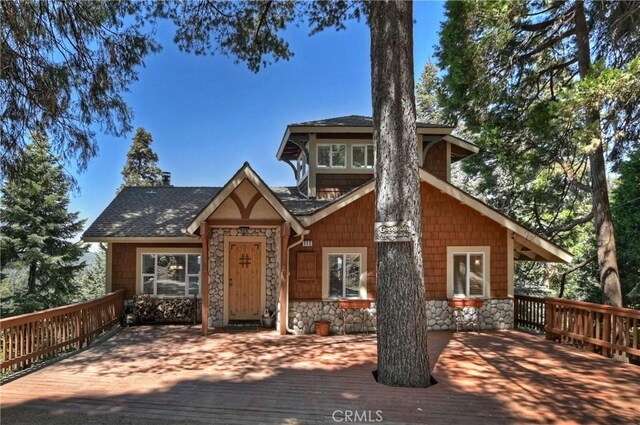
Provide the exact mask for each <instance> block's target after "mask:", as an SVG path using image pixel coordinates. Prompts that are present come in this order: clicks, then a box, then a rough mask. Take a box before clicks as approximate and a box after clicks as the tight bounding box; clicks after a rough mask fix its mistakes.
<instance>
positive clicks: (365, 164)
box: [351, 145, 375, 168]
mask: <svg viewBox="0 0 640 425" xmlns="http://www.w3.org/2000/svg"><path fill="white" fill-rule="evenodd" d="M374 161H375V158H374V154H373V145H354V146H353V147H352V148H351V166H352V167H353V168H373V165H374Z"/></svg>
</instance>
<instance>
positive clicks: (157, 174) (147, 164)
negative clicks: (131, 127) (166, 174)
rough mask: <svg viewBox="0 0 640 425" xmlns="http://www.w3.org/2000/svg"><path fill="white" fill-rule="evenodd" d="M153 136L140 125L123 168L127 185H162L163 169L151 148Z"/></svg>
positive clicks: (123, 184) (123, 175)
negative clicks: (159, 166)
mask: <svg viewBox="0 0 640 425" xmlns="http://www.w3.org/2000/svg"><path fill="white" fill-rule="evenodd" d="M152 142H153V136H152V135H151V133H149V132H148V131H146V130H145V129H144V128H142V127H140V128H138V130H136V134H135V136H133V141H132V143H131V148H130V149H129V152H127V162H126V163H125V164H124V168H123V169H122V177H123V179H124V183H122V186H120V188H119V189H118V191H120V190H121V189H122V188H123V187H125V186H160V185H161V184H162V176H161V170H160V168H158V155H157V154H156V153H155V152H154V151H153V149H151V143H152Z"/></svg>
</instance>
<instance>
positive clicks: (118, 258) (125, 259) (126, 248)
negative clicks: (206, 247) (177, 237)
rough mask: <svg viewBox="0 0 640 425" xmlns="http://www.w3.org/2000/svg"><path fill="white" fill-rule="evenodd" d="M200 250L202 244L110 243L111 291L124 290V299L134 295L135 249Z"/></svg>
mask: <svg viewBox="0 0 640 425" xmlns="http://www.w3.org/2000/svg"><path fill="white" fill-rule="evenodd" d="M149 247H152V248H202V244H199V243H195V244H191V243H183V244H171V243H112V244H111V246H110V249H112V251H111V264H112V267H113V269H112V274H111V282H112V284H111V289H112V291H116V290H118V289H124V290H125V294H124V297H125V299H129V298H132V297H133V296H134V294H135V293H136V249H137V248H149Z"/></svg>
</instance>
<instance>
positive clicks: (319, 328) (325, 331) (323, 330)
mask: <svg viewBox="0 0 640 425" xmlns="http://www.w3.org/2000/svg"><path fill="white" fill-rule="evenodd" d="M315 325H316V335H318V336H329V330H330V329H331V322H330V321H328V320H318V321H316V322H315Z"/></svg>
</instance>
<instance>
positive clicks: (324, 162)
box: [318, 144, 347, 168]
mask: <svg viewBox="0 0 640 425" xmlns="http://www.w3.org/2000/svg"><path fill="white" fill-rule="evenodd" d="M346 166H347V145H338V144H335V145H318V168H345V167H346Z"/></svg>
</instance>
